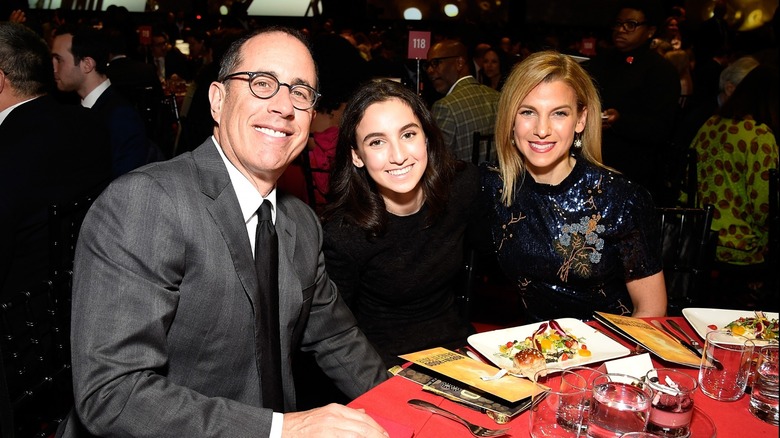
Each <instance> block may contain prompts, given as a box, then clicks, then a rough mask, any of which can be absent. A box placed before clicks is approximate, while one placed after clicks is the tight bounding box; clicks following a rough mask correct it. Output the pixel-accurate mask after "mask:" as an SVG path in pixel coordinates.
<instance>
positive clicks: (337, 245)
mask: <svg viewBox="0 0 780 438" xmlns="http://www.w3.org/2000/svg"><path fill="white" fill-rule="evenodd" d="M478 194H479V176H478V172H477V169H476V167H474V166H471V165H469V166H468V167H466V168H465V169H464V170H462V171H460V172H458V173H457V174H456V177H455V180H454V181H453V187H452V192H451V194H450V198H449V202H448V205H447V208H446V211H445V212H444V213H443V214H442V215H441V216H440V217H439V219H438V220H437V221H436V222H435V223H434V224H433V225H431V226H429V227H426V226H425V216H426V213H427V208H426V207H423V208H422V209H421V210H420V211H419V212H417V213H415V214H413V215H410V216H403V217H400V216H395V215H392V214H389V213H388V215H389V219H388V223H387V232H386V233H385V234H384V235H383V236H381V237H376V238H370V237H368V236H367V234H366V232H365V231H363V230H360V229H358V228H357V227H355V226H351V225H348V224H345V223H343V222H342V221H340V220H339V219H338V217H336V218H333V219H331V220H329V221H328V222H326V223H325V225H324V226H323V228H324V231H325V241H324V244H323V249H324V252H325V264H326V268H327V271H328V275H329V276H330V278H331V279H332V280H333V281H334V282H335V283H336V285H337V286H338V289H339V293H340V294H341V295H342V297H343V298H344V299H345V300H346V302H347V304H348V305H349V307H350V308H351V309H352V312H353V313H354V314H355V317H356V318H357V320H358V326H359V327H360V328H361V330H363V332H364V333H365V334H366V336H367V337H368V339H369V340H370V341H371V342H372V343H373V344H374V347H375V348H376V349H377V351H378V352H379V354H380V355H381V356H382V358H383V359H384V360H385V363H386V365H387V366H393V365H395V364H400V363H402V362H404V361H403V360H402V359H399V358H398V357H397V356H398V355H399V354H405V353H411V352H415V351H419V350H424V349H427V348H432V347H437V346H444V347H449V348H456V347H459V346H463V345H465V344H466V342H467V341H466V338H467V337H468V336H469V335H470V334H472V333H473V332H474V330H473V327H472V326H471V325H470V324H469V323H468V321H465V320H464V319H463V317H462V316H461V315H460V314H459V312H458V307H457V305H456V302H455V295H456V293H457V292H458V291H459V288H460V287H462V286H463V276H462V273H463V271H464V268H463V266H464V261H463V253H464V241H465V239H466V233H467V228H468V227H469V226H470V225H473V224H474V222H473V219H472V218H473V217H475V214H476V209H475V208H474V206H475V203H476V202H478Z"/></svg>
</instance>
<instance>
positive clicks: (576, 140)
mask: <svg viewBox="0 0 780 438" xmlns="http://www.w3.org/2000/svg"><path fill="white" fill-rule="evenodd" d="M574 147H575V148H577V149H580V148H581V147H582V133H576V134H574Z"/></svg>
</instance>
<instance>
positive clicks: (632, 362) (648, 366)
mask: <svg viewBox="0 0 780 438" xmlns="http://www.w3.org/2000/svg"><path fill="white" fill-rule="evenodd" d="M652 369H653V361H652V360H651V359H650V353H643V354H640V355H637V356H627V357H624V358H621V359H615V360H611V361H609V362H604V363H603V364H602V365H601V366H600V367H599V370H600V371H602V372H606V373H609V374H627V375H629V376H631V377H635V378H637V379H641V378H642V377H644V376H645V374H647V372H648V371H650V370H652Z"/></svg>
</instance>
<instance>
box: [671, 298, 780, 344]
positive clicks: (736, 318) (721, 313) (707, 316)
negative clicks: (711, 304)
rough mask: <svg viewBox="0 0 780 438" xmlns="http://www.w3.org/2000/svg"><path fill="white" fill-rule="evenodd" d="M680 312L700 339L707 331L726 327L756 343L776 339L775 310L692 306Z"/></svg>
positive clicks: (776, 323)
mask: <svg viewBox="0 0 780 438" xmlns="http://www.w3.org/2000/svg"><path fill="white" fill-rule="evenodd" d="M682 313H683V316H684V317H685V319H687V320H688V322H689V323H690V324H691V327H693V329H694V330H696V333H698V335H699V336H701V337H702V339H704V337H705V336H706V335H707V332H709V331H712V330H719V329H727V330H731V331H732V333H734V334H741V335H742V336H745V337H752V339H754V340H755V341H756V344H757V345H758V344H764V343H768V342H772V341H777V340H778V314H777V313H776V312H755V311H751V310H726V309H705V308H695V307H693V308H686V309H683V311H682ZM758 315H760V316H758Z"/></svg>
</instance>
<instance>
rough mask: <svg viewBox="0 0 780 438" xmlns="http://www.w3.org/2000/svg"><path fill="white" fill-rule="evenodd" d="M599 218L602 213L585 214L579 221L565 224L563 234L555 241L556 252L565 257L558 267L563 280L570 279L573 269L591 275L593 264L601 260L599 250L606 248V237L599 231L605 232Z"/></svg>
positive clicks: (586, 276)
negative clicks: (602, 236) (600, 234)
mask: <svg viewBox="0 0 780 438" xmlns="http://www.w3.org/2000/svg"><path fill="white" fill-rule="evenodd" d="M599 220H601V215H600V214H593V215H591V216H590V217H588V216H583V217H582V218H581V219H580V221H579V223H574V224H564V225H563V230H562V231H563V234H561V236H560V237H559V238H558V240H557V241H556V242H555V252H557V253H558V254H560V255H561V256H562V257H563V264H562V265H561V267H560V268H559V269H558V277H559V278H560V279H561V280H562V281H568V278H569V272H570V271H572V270H574V271H575V272H576V273H577V275H579V276H580V277H582V278H588V277H590V273H591V266H592V265H594V264H596V263H598V262H599V261H601V252H599V251H601V250H602V249H603V248H604V239H602V238H601V237H599V234H598V233H603V232H604V230H605V228H604V225H600V224H599V223H598V222H599Z"/></svg>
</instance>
